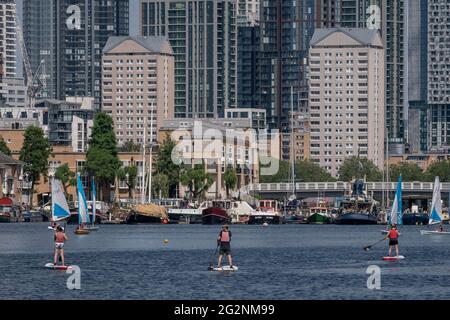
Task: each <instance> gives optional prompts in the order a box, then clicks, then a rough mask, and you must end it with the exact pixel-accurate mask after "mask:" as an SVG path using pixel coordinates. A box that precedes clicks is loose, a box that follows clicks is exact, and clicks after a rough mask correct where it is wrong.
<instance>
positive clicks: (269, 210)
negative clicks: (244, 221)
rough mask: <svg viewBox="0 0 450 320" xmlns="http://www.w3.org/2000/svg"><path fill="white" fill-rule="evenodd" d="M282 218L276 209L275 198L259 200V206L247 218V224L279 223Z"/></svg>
mask: <svg viewBox="0 0 450 320" xmlns="http://www.w3.org/2000/svg"><path fill="white" fill-rule="evenodd" d="M282 222H283V218H282V216H281V214H280V212H279V211H278V202H277V201H276V200H260V201H259V207H258V208H257V209H256V211H255V212H253V213H252V214H251V215H250V216H249V219H248V224H261V225H262V224H264V223H267V224H280V223H282Z"/></svg>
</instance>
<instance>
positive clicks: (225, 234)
mask: <svg viewBox="0 0 450 320" xmlns="http://www.w3.org/2000/svg"><path fill="white" fill-rule="evenodd" d="M230 241H231V232H230V231H223V230H222V231H220V242H230Z"/></svg>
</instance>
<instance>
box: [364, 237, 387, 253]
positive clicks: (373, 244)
mask: <svg viewBox="0 0 450 320" xmlns="http://www.w3.org/2000/svg"><path fill="white" fill-rule="evenodd" d="M384 240H386V238H383V239H381V240H378V241H377V242H375V243H372V244H371V245H370V246H367V247H364V248H363V249H364V250H365V251H370V249H372V247H373V246H375V245H376V244H379V243H380V242H382V241H384Z"/></svg>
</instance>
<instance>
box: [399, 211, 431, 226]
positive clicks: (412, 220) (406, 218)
mask: <svg viewBox="0 0 450 320" xmlns="http://www.w3.org/2000/svg"><path fill="white" fill-rule="evenodd" d="M428 221H429V216H428V215H427V214H423V213H422V214H415V213H407V214H403V216H402V222H403V224H404V225H424V226H425V225H428Z"/></svg>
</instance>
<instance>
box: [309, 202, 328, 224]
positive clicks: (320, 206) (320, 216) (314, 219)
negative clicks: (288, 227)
mask: <svg viewBox="0 0 450 320" xmlns="http://www.w3.org/2000/svg"><path fill="white" fill-rule="evenodd" d="M307 221H308V223H310V224H327V223H330V222H331V213H330V210H329V208H328V207H327V204H326V203H325V202H324V201H320V200H319V201H318V202H317V204H316V205H314V206H312V207H311V208H309V216H308V219H307Z"/></svg>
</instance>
